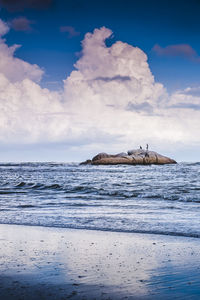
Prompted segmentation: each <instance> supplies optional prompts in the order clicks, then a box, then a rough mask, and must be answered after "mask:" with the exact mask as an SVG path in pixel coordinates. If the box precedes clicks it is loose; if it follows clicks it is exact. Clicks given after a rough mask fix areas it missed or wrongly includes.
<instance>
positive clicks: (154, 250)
mask: <svg viewBox="0 0 200 300" xmlns="http://www.w3.org/2000/svg"><path fill="white" fill-rule="evenodd" d="M0 239H1V243H0V299H161V298H162V299H170V298H173V299H199V297H200V252H199V247H200V241H199V239H196V238H188V237H177V236H165V235H155V234H140V233H123V232H106V231H96V230H79V229H66V228H48V227H40V226H23V225H3V224H2V225H0Z"/></svg>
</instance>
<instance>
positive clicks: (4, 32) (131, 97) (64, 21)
mask: <svg viewBox="0 0 200 300" xmlns="http://www.w3.org/2000/svg"><path fill="white" fill-rule="evenodd" d="M199 14H200V2H199V1H197V0H190V1H184V0H181V1H180V0H173V1H172V0H163V1H155V0H148V1H147V0H141V1H134V0H132V1H129V0H115V1H114V0H109V1H104V0H101V1H90V0H88V1H85V0H68V1H62V0H18V1H15V0H0V161H81V160H85V159H87V158H90V157H92V156H93V155H95V154H96V153H98V152H108V153H116V152H122V151H126V150H128V149H132V148H137V147H138V146H139V145H143V146H145V145H146V143H148V144H149V146H150V149H153V150H156V151H158V152H160V153H162V154H165V155H168V156H171V157H172V158H175V159H176V160H178V161H200V155H199V149H200V135H199V132H200V43H199V34H200V29H199V28H200V18H199Z"/></svg>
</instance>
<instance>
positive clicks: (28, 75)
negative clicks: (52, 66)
mask: <svg viewBox="0 0 200 300" xmlns="http://www.w3.org/2000/svg"><path fill="white" fill-rule="evenodd" d="M8 31H9V27H8V25H7V24H5V23H4V22H3V21H1V20H0V73H1V74H3V75H4V76H6V78H7V79H8V80H10V81H11V82H19V81H22V80H23V79H31V80H34V81H36V82H39V81H40V79H41V77H42V74H43V70H41V69H40V68H39V67H38V66H37V65H31V64H29V63H27V62H25V61H23V60H21V59H18V58H16V57H15V56H14V54H15V51H16V50H17V49H18V48H19V47H20V45H16V44H15V45H13V46H11V47H8V46H7V44H6V43H5V40H4V39H3V38H2V37H3V36H4V35H5V34H6V33H7V32H8Z"/></svg>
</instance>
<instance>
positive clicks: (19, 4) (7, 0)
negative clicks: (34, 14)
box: [0, 0, 52, 12]
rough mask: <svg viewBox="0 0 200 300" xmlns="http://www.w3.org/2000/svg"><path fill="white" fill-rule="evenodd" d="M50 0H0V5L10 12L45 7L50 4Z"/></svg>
mask: <svg viewBox="0 0 200 300" xmlns="http://www.w3.org/2000/svg"><path fill="white" fill-rule="evenodd" d="M51 3H52V0H17V1H16V0H0V7H4V8H6V9H7V10H8V11H10V12H18V11H23V10H24V9H26V8H30V9H45V8H48V7H49V6H50V4H51Z"/></svg>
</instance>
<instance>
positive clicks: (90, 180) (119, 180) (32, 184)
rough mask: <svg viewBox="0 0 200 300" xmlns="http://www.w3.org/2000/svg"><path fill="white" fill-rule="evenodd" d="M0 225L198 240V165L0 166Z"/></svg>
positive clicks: (73, 164)
mask: <svg viewBox="0 0 200 300" xmlns="http://www.w3.org/2000/svg"><path fill="white" fill-rule="evenodd" d="M0 223H1V224H19V225H22V224H23V225H31V226H47V227H62V228H75V229H89V230H100V231H116V232H137V233H149V234H152V233H153V234H163V235H173V236H187V237H196V238H200V163H199V162H198V163H178V164H175V165H151V166H131V165H117V166H91V165H79V164H77V163H1V164H0Z"/></svg>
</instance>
